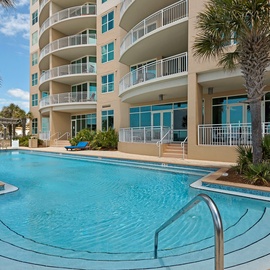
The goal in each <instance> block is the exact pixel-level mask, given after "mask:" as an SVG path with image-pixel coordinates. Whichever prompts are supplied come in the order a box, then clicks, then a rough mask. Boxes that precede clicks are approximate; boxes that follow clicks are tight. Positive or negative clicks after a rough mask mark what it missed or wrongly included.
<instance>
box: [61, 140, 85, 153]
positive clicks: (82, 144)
mask: <svg viewBox="0 0 270 270" xmlns="http://www.w3.org/2000/svg"><path fill="white" fill-rule="evenodd" d="M65 148H66V150H71V151H72V150H85V149H88V148H89V146H88V142H78V144H77V145H73V146H65Z"/></svg>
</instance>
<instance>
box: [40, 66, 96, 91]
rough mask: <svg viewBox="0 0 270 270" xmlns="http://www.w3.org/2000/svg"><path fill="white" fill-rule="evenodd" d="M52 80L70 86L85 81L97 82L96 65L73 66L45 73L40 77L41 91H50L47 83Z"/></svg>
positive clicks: (61, 67) (57, 68)
mask: <svg viewBox="0 0 270 270" xmlns="http://www.w3.org/2000/svg"><path fill="white" fill-rule="evenodd" d="M89 75H92V76H89ZM50 80H54V81H57V82H60V83H65V84H69V85H71V84H76V83H80V82H82V81H84V80H87V81H89V80H92V81H95V80H96V66H95V63H92V64H90V63H88V64H86V63H85V64H84V63H83V64H71V65H65V66H60V67H56V68H53V69H50V70H47V71H44V72H43V73H42V75H41V77H40V87H39V89H40V90H41V91H44V90H46V89H48V85H46V82H49V81H50Z"/></svg>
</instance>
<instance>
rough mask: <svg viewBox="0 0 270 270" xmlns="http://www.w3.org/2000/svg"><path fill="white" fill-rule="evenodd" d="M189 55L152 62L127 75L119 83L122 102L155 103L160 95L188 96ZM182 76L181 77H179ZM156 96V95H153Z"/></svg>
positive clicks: (179, 55) (169, 96) (183, 54)
mask: <svg viewBox="0 0 270 270" xmlns="http://www.w3.org/2000/svg"><path fill="white" fill-rule="evenodd" d="M187 72H188V59H187V53H182V54H178V55H175V56H172V57H168V58H165V59H162V60H159V61H155V62H152V63H150V64H147V65H145V66H142V67H141V68H139V69H136V70H133V71H131V72H130V73H128V74H126V75H125V76H124V77H123V78H122V79H121V80H120V83H119V96H120V97H121V98H122V101H128V102H132V103H133V102H141V101H140V99H141V100H142V101H153V98H154V96H156V97H158V95H159V94H163V96H164V97H165V96H166V97H167V98H176V97H179V96H180V95H181V91H182V94H183V95H184V96H185V95H186V89H187V76H186V75H187ZM179 75H180V76H179ZM153 94H156V95H153Z"/></svg>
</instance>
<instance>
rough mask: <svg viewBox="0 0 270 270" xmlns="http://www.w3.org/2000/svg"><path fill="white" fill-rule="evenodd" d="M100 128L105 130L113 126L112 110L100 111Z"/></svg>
mask: <svg viewBox="0 0 270 270" xmlns="http://www.w3.org/2000/svg"><path fill="white" fill-rule="evenodd" d="M101 120H102V130H103V131H107V130H108V129H109V128H113V122H114V111H113V110H109V111H102V119H101Z"/></svg>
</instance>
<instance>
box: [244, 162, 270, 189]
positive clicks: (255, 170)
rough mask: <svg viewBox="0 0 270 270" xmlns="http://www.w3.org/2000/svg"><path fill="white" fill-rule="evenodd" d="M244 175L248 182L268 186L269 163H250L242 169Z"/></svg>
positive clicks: (269, 177)
mask: <svg viewBox="0 0 270 270" xmlns="http://www.w3.org/2000/svg"><path fill="white" fill-rule="evenodd" d="M244 176H245V178H246V179H247V181H248V182H249V183H250V184H255V185H256V184H258V185H267V186H268V185H269V183H270V163H269V162H262V163H259V164H250V165H249V166H248V168H247V169H246V170H245V171H244Z"/></svg>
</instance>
